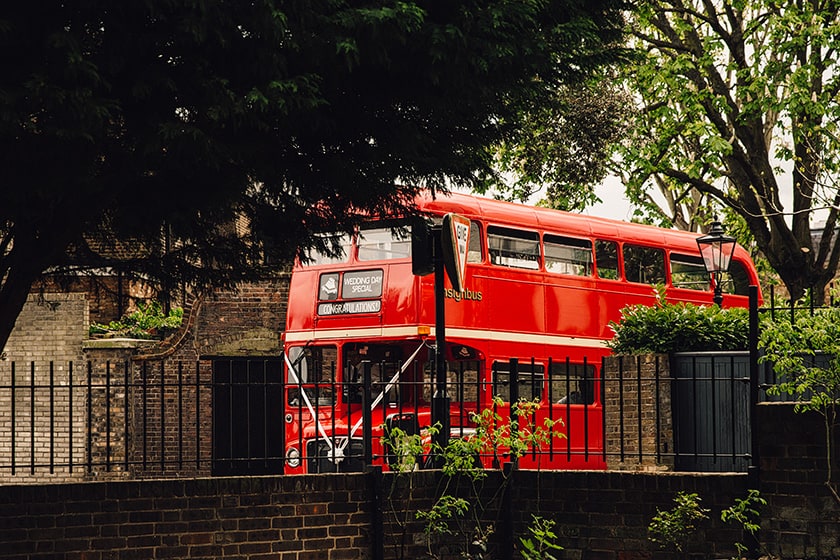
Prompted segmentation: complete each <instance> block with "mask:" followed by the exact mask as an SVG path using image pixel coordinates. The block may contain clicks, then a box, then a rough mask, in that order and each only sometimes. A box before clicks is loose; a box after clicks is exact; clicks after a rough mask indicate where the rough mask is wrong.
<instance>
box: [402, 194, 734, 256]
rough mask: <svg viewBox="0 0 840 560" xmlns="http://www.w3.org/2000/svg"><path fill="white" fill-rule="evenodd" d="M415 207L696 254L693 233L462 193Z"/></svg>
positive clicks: (425, 199) (427, 198)
mask: <svg viewBox="0 0 840 560" xmlns="http://www.w3.org/2000/svg"><path fill="white" fill-rule="evenodd" d="M418 209H419V210H421V211H428V212H434V213H446V212H455V213H458V214H462V215H464V216H466V217H468V218H473V219H481V220H483V221H486V222H488V223H491V224H493V223H495V224H499V225H508V226H515V227H519V228H524V229H529V228H530V229H538V230H543V231H552V232H558V233H562V234H564V235H569V236H576V235H577V236H581V237H593V236H594V237H607V238H613V239H620V240H622V241H630V242H634V243H639V244H643V245H644V244H648V245H656V246H665V247H669V248H672V249H679V250H681V251H691V252H692V253H697V254H698V255H699V249H698V248H697V237H698V236H699V234H697V233H693V232H688V231H683V230H677V229H666V228H661V227H657V226H652V225H646V224H637V223H632V222H625V221H622V220H614V219H610V218H603V217H597V216H588V215H584V214H577V213H574V212H565V211H562V210H555V209H551V208H541V207H537V206H528V205H525V204H519V203H515V202H506V201H501V200H495V199H491V198H485V197H480V196H474V195H468V194H462V193H455V192H453V193H450V194H447V195H440V194H439V195H437V196H436V198H435V199H432V198H431V196H429V195H425V196H423V197H421V198H420V199H418ZM737 255H739V256H740V257H741V258H745V259H749V257H748V255H747V254H746V251H745V250H744V249H743V248H742V247H738V249H737Z"/></svg>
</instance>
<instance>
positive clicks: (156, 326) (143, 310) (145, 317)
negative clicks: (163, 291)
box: [88, 301, 184, 339]
mask: <svg viewBox="0 0 840 560" xmlns="http://www.w3.org/2000/svg"><path fill="white" fill-rule="evenodd" d="M183 320H184V310H183V309H182V308H180V307H176V308H174V309H172V310H171V311H170V312H169V313H168V314H164V313H163V308H162V307H161V305H160V303H159V302H157V301H149V302H147V303H145V304H141V305H139V306H138V308H137V310H136V311H134V312H133V313H129V314H127V315H124V316H123V318H122V319H120V320H119V321H111V322H110V323H108V324H107V325H106V324H102V323H91V324H90V328H89V331H88V332H89V334H90V335H91V336H93V335H108V336H122V337H128V338H147V339H148V338H162V337H164V336H166V335H167V334H169V333H170V332H172V331H175V330H176V329H178V328H179V327H180V326H181V323H182V322H183Z"/></svg>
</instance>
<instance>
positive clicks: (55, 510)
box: [0, 474, 371, 560]
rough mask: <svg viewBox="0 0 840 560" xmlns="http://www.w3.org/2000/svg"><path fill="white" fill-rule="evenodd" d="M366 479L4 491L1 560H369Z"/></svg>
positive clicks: (266, 479)
mask: <svg viewBox="0 0 840 560" xmlns="http://www.w3.org/2000/svg"><path fill="white" fill-rule="evenodd" d="M368 488H369V478H368V477H367V476H365V475H361V474H359V475H344V476H331V477H325V476H297V477H286V478H283V477H261V478H242V479H236V478H217V479H193V480H163V481H154V482H152V481H149V482H98V483H84V484H76V485H71V484H66V485H54V486H42V487H36V486H3V487H0V542H2V543H3V546H2V547H0V558H15V559H33V560H34V559H36V558H42V559H43V558H54V559H55V558H67V559H71V558H73V559H81V558H83V559H85V560H100V559H111V558H193V559H202V558H204V559H208V560H209V559H216V558H222V557H226V558H227V557H231V558H239V559H269V558H271V559H276V560H346V559H353V558H369V557H370V556H369V551H370V543H371V540H370V531H369V527H370V519H371V502H370V501H369V500H368V499H367V495H368V492H367V490H368Z"/></svg>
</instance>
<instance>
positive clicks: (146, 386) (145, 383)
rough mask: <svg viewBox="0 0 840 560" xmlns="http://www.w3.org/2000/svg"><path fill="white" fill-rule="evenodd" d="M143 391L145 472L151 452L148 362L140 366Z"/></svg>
mask: <svg viewBox="0 0 840 560" xmlns="http://www.w3.org/2000/svg"><path fill="white" fill-rule="evenodd" d="M140 368H141V369H140V372H141V377H140V379H141V384H142V387H141V389H142V390H143V470H146V465H147V460H148V450H149V446H148V443H149V440H148V437H147V435H148V433H149V430H148V427H149V369H148V362H146V361H145V360H144V361H143V363H142V365H141V366H140Z"/></svg>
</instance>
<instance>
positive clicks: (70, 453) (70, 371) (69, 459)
mask: <svg viewBox="0 0 840 560" xmlns="http://www.w3.org/2000/svg"><path fill="white" fill-rule="evenodd" d="M67 390H68V392H69V393H68V395H67V408H68V410H67V448H68V453H67V470H68V472H71V473H72V472H73V362H72V361H70V363H69V365H68V370H67Z"/></svg>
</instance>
